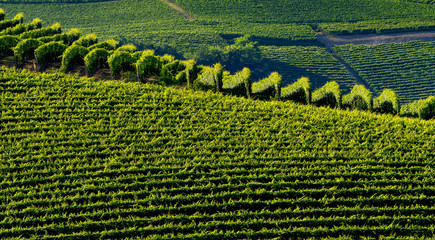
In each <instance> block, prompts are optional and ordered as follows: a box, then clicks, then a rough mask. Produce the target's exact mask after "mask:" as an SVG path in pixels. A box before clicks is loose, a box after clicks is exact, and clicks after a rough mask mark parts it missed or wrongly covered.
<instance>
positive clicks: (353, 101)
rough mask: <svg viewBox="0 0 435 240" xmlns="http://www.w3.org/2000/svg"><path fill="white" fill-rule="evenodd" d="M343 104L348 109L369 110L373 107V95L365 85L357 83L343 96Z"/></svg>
mask: <svg viewBox="0 0 435 240" xmlns="http://www.w3.org/2000/svg"><path fill="white" fill-rule="evenodd" d="M342 104H343V105H342V106H343V107H344V108H348V109H359V110H369V111H371V110H372V108H373V97H372V93H371V92H370V90H368V89H367V88H366V87H365V86H364V85H355V86H354V87H353V88H352V90H351V91H350V93H349V94H347V95H344V96H343V100H342Z"/></svg>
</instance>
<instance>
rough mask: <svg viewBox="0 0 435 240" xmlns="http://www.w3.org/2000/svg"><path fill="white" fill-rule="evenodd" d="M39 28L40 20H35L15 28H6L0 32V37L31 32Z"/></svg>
mask: <svg viewBox="0 0 435 240" xmlns="http://www.w3.org/2000/svg"><path fill="white" fill-rule="evenodd" d="M41 27H42V21H41V19H39V18H35V19H33V21H32V22H31V23H20V24H18V25H16V26H15V27H11V28H6V29H4V30H3V31H1V32H0V35H19V34H21V33H23V32H27V31H31V30H34V29H38V28H41Z"/></svg>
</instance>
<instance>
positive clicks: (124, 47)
mask: <svg viewBox="0 0 435 240" xmlns="http://www.w3.org/2000/svg"><path fill="white" fill-rule="evenodd" d="M116 50H117V51H124V52H129V53H134V52H136V46H135V45H134V44H126V45H122V46H121V47H119V48H118V49H116Z"/></svg>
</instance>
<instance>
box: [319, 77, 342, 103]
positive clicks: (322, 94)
mask: <svg viewBox="0 0 435 240" xmlns="http://www.w3.org/2000/svg"><path fill="white" fill-rule="evenodd" d="M341 97H342V95H341V90H340V86H339V85H338V83H337V82H335V81H333V82H328V83H326V84H325V85H324V86H323V87H321V88H319V89H317V90H316V91H314V92H313V94H312V103H313V104H314V105H316V106H330V107H338V108H341Z"/></svg>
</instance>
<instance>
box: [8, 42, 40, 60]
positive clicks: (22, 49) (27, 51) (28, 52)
mask: <svg viewBox="0 0 435 240" xmlns="http://www.w3.org/2000/svg"><path fill="white" fill-rule="evenodd" d="M42 44H43V43H42V42H41V41H39V40H37V39H34V38H29V39H24V40H22V41H21V42H19V43H18V44H17V46H16V47H14V48H13V50H14V54H15V61H16V63H17V64H18V65H21V64H23V62H24V60H26V59H28V58H33V57H34V56H35V50H36V49H37V48H38V47H39V46H41V45H42Z"/></svg>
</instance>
